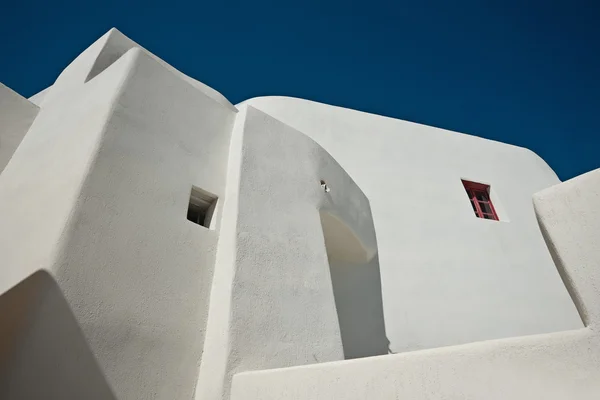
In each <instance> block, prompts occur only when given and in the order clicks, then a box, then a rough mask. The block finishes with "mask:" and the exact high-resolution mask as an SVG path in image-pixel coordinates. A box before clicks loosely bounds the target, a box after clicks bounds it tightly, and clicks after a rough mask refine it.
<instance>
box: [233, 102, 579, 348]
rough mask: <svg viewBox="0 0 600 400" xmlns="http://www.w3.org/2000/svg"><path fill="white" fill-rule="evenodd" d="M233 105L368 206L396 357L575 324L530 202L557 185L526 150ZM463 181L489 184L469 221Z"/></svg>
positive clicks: (349, 116) (366, 117)
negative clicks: (489, 210)
mask: <svg viewBox="0 0 600 400" xmlns="http://www.w3.org/2000/svg"><path fill="white" fill-rule="evenodd" d="M243 104H248V105H252V106H253V107H255V108H257V109H260V110H262V111H264V112H265V113H267V114H269V115H271V116H272V117H274V118H277V119H278V120H280V121H282V122H283V123H285V124H287V125H289V126H291V127H293V128H295V129H297V130H299V131H300V132H302V133H304V134H306V135H307V136H309V137H311V138H312V139H313V140H315V141H316V142H317V143H319V145H321V146H322V147H323V148H324V149H325V150H326V151H327V152H328V153H329V154H331V156H332V157H333V158H334V159H335V160H336V161H337V162H339V164H340V166H341V167H342V168H343V169H344V170H345V171H346V172H347V173H348V175H349V176H351V177H352V179H354V181H355V182H356V184H357V185H358V186H359V187H360V188H361V189H362V191H363V192H364V193H365V195H366V196H367V198H368V199H369V202H370V206H371V210H372V213H373V220H374V224H375V229H376V232H377V243H378V248H379V264H380V270H381V281H382V292H383V293H382V294H383V310H384V314H385V328H386V334H387V337H388V339H389V340H390V342H391V343H390V349H391V351H392V352H394V353H398V352H403V351H411V350H420V349H427V348H434V347H440V346H449V345H456V344H463V343H469V342H474V341H480V340H489V339H498V338H506V337H512V336H522V335H530V334H538V333H547V332H555V331H561V330H565V329H575V328H579V327H581V326H582V322H581V320H580V318H579V316H578V314H577V311H576V309H575V307H574V305H573V302H572V301H571V299H570V298H569V295H568V293H567V291H566V289H565V287H564V285H563V283H562V282H561V279H560V276H559V274H558V272H557V271H556V268H555V267H554V263H553V262H552V258H551V256H550V254H549V252H548V249H547V248H546V245H545V244H544V240H543V238H542V235H541V234H540V230H539V228H538V224H537V221H536V217H535V213H534V210H533V206H532V204H531V196H532V195H533V193H535V192H537V191H539V190H541V189H544V188H546V187H548V186H551V185H553V184H556V183H558V182H559V180H558V178H557V177H556V175H555V174H554V172H553V171H552V170H551V169H550V168H549V167H548V166H547V165H546V163H544V161H543V160H541V159H540V158H539V157H538V156H537V155H535V154H534V153H532V152H531V151H529V150H526V149H523V148H519V147H515V146H511V145H506V144H503V143H498V142H494V141H490V140H485V139H481V138H478V137H474V136H469V135H464V134H459V133H456V132H450V131H445V130H442V129H438V128H433V127H429V126H425V125H419V124H415V123H411V122H406V121H401V120H396V119H392V118H386V117H381V116H377V115H373V114H367V113H363V112H359V111H354V110H348V109H344V108H340V107H333V106H328V105H324V104H319V103H315V102H311V101H307V100H300V99H294V98H286V97H263V98H256V99H251V100H248V101H246V102H244V103H243ZM461 179H467V180H471V181H475V182H481V183H486V184H490V185H491V188H492V193H491V194H492V200H493V201H494V205H495V206H496V208H497V210H498V212H499V214H500V219H501V220H502V221H501V222H497V221H489V220H483V219H479V218H476V217H475V215H474V213H473V210H472V208H471V205H470V202H469V201H468V199H467V195H466V194H465V190H464V188H463V185H462V183H461Z"/></svg>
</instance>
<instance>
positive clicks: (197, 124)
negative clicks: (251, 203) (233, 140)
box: [0, 31, 235, 399]
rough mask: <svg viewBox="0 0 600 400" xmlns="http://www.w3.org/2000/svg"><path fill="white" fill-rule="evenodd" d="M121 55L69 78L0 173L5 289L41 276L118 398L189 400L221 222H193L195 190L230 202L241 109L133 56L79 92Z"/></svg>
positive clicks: (95, 49) (118, 42) (74, 70)
mask: <svg viewBox="0 0 600 400" xmlns="http://www.w3.org/2000/svg"><path fill="white" fill-rule="evenodd" d="M124 44H128V39H126V38H124V37H123V36H122V35H121V34H120V33H118V32H117V31H111V32H109V33H108V34H107V35H105V37H103V38H101V39H100V40H99V41H98V42H96V43H95V44H94V45H92V46H91V47H90V48H88V49H87V50H86V51H85V52H84V53H82V55H81V56H80V57H79V58H77V59H76V60H75V61H73V62H72V63H71V64H70V65H69V67H67V69H66V70H65V71H64V72H63V74H61V76H60V77H59V78H58V79H57V81H56V83H55V84H54V85H53V86H52V88H51V89H50V90H49V92H48V93H47V96H46V98H45V99H44V102H43V107H42V109H41V110H42V111H41V113H40V114H38V117H39V118H36V123H34V124H33V125H32V127H31V129H30V130H29V133H28V134H27V135H26V138H25V139H24V141H23V142H22V144H21V146H19V149H18V151H17V152H16V153H15V155H14V156H13V161H11V164H14V167H11V168H8V169H7V170H5V172H4V173H3V174H2V175H0V219H1V220H2V221H3V225H2V228H3V229H0V253H1V254H2V256H3V262H5V264H3V270H2V279H1V280H0V286H1V287H0V292H3V291H4V290H6V289H8V288H9V287H10V286H11V285H13V284H14V283H16V282H19V281H20V280H22V279H23V278H24V277H25V276H27V275H28V274H30V273H32V272H33V271H35V270H38V269H40V268H41V269H45V270H47V271H48V272H50V273H51V274H52V276H53V277H54V278H55V279H56V280H57V282H58V284H59V286H60V288H61V290H62V291H63V292H64V294H65V297H66V299H67V300H68V302H69V304H70V305H71V307H72V308H73V310H74V313H75V315H76V317H77V319H78V321H79V323H80V325H81V327H82V329H83V331H84V334H85V336H86V339H87V340H88V342H89V344H90V347H91V348H92V350H93V352H94V354H95V356H96V358H97V359H98V362H99V364H100V366H101V368H102V369H103V370H104V372H105V374H106V376H107V379H108V381H109V383H110V385H111V386H112V387H113V388H114V390H115V394H116V396H117V397H118V398H119V399H135V398H164V399H172V398H190V397H192V396H193V392H194V388H195V384H196V381H197V374H198V365H199V362H200V358H201V354H202V346H203V339H204V327H205V324H206V320H207V318H208V316H207V314H208V297H209V294H210V284H211V280H212V274H213V267H214V255H215V251H216V246H217V240H218V224H216V226H215V229H214V230H209V229H206V228H204V227H201V226H198V225H196V224H193V223H191V222H189V221H187V219H186V212H187V207H188V201H189V196H190V191H191V188H192V186H197V187H199V188H202V189H204V190H207V191H209V192H211V193H214V194H215V195H217V196H218V197H222V196H223V193H224V189H225V171H226V167H227V154H228V150H229V133H230V130H231V126H232V124H233V120H234V117H235V110H232V106H227V105H224V104H222V102H221V101H216V100H215V98H214V93H212V92H208V94H207V93H206V92H204V91H203V90H200V89H199V88H198V87H197V86H194V85H192V82H191V81H190V80H189V79H182V76H181V74H180V73H174V72H173V70H172V69H169V68H165V67H164V65H163V64H162V62H159V61H158V60H157V59H156V58H155V57H153V56H149V55H148V54H147V53H146V52H145V51H143V50H142V49H140V48H137V47H131V48H129V49H128V50H126V51H125V53H124V54H122V55H120V56H119V57H118V58H116V59H115V60H114V61H113V62H104V63H103V64H102V65H103V66H104V67H105V68H104V69H100V70H98V69H97V70H95V75H94V77H93V78H92V79H89V80H88V81H87V82H86V81H85V79H86V77H87V76H88V74H89V72H90V68H92V66H94V65H96V61H97V58H99V57H101V56H102V54H103V53H106V52H108V53H109V54H115V52H117V53H118V52H119V51H122V50H123V45H124ZM113 46H114V47H115V48H116V50H115V48H113ZM211 90H212V89H211ZM215 93H216V92H215ZM40 204H42V205H43V206H40ZM219 216H220V206H219V203H218V204H217V211H216V213H215V216H214V218H215V220H218V219H219ZM7 226H13V227H14V228H13V229H5V227H7Z"/></svg>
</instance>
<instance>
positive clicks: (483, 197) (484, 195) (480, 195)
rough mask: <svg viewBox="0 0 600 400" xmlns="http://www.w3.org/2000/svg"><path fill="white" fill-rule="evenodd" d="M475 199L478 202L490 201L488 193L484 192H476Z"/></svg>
mask: <svg viewBox="0 0 600 400" xmlns="http://www.w3.org/2000/svg"><path fill="white" fill-rule="evenodd" d="M475 197H477V200H483V201H487V200H488V195H487V193H486V192H482V191H477V192H475Z"/></svg>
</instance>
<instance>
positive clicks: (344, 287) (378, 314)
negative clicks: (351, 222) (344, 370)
mask: <svg viewBox="0 0 600 400" xmlns="http://www.w3.org/2000/svg"><path fill="white" fill-rule="evenodd" d="M320 215H321V226H322V228H323V236H324V238H325V247H326V250H327V258H328V259H329V270H330V273H331V282H332V285H333V294H334V298H335V306H336V310H337V315H338V321H339V324H340V332H341V336H342V346H343V348H344V358H345V359H352V358H361V357H370V356H379V355H383V354H388V353H389V344H390V342H389V340H388V338H387V336H386V334H385V323H384V317H383V301H382V296H381V277H380V273H379V257H378V255H377V254H375V255H374V256H371V257H369V252H368V251H367V249H366V248H365V247H364V246H363V244H362V242H361V241H360V239H359V238H358V237H357V236H356V235H355V233H354V232H353V231H352V229H350V228H349V227H348V226H347V225H346V224H345V223H344V222H343V221H342V220H340V219H339V218H337V217H336V216H334V215H332V214H330V213H328V212H326V211H321V213H320Z"/></svg>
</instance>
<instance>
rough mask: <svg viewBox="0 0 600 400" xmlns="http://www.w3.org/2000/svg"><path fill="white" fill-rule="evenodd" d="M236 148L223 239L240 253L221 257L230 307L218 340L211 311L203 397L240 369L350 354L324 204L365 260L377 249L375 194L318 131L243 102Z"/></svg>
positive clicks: (226, 383)
mask: <svg viewBox="0 0 600 400" xmlns="http://www.w3.org/2000/svg"><path fill="white" fill-rule="evenodd" d="M239 119H243V120H242V121H239ZM237 143H239V145H238V144H237ZM232 151H236V152H237V151H239V152H240V153H239V158H238V157H237V155H236V154H235V153H232V154H231V155H230V163H231V162H232V161H233V160H234V159H233V158H232V157H235V160H237V161H235V162H236V163H239V165H238V168H239V175H238V179H239V180H238V183H237V190H236V193H235V194H234V195H235V198H236V200H237V205H236V209H235V210H233V212H236V213H237V216H236V221H235V230H233V229H232V230H231V231H230V232H229V234H233V235H235V236H234V237H229V236H225V235H226V234H227V233H226V232H225V231H224V230H223V231H222V236H221V240H222V241H223V240H228V241H231V243H232V248H231V249H230V251H233V252H235V253H234V254H235V258H234V259H229V263H227V264H225V265H223V264H221V263H220V260H221V259H220V258H219V257H217V265H218V266H219V268H221V267H224V268H225V267H226V265H229V267H227V268H232V271H231V273H230V274H229V279H232V281H231V286H230V287H228V289H227V290H229V291H230V295H229V299H230V300H229V301H230V305H229V307H230V311H229V312H230V315H229V320H228V321H227V322H225V321H217V322H214V323H215V324H218V325H215V326H213V327H212V329H215V330H216V329H218V330H219V332H220V335H215V336H214V338H212V339H211V340H208V337H212V335H211V334H210V330H211V324H212V323H213V321H212V315H211V320H209V327H208V329H209V333H208V334H207V341H206V342H205V356H204V357H203V360H202V365H201V370H200V379H199V382H198V386H197V390H196V398H197V399H204V398H221V396H224V397H225V398H227V393H228V388H229V382H230V379H231V376H232V375H233V373H235V372H236V371H245V370H256V369H265V368H276V367H282V366H291V365H302V364H311V363H317V362H324V361H332V360H341V359H343V358H344V349H343V345H342V337H341V336H340V326H339V323H338V317H337V314H336V304H335V301H336V300H335V299H334V290H333V288H332V283H331V273H330V268H329V264H328V257H327V250H326V247H325V240H324V237H323V233H322V230H323V228H322V222H321V217H320V211H321V212H326V213H330V214H332V215H335V216H336V218H338V219H339V220H340V221H342V222H340V223H342V224H343V225H345V226H347V227H348V230H349V231H351V232H353V234H354V235H355V236H356V238H357V239H356V241H355V242H354V243H352V245H359V246H361V247H363V248H364V251H363V253H364V254H365V258H366V259H365V262H368V261H370V260H371V259H372V258H374V257H375V254H376V251H377V243H376V239H375V232H374V228H373V224H372V218H371V213H370V209H369V203H368V200H367V198H366V197H365V196H364V194H362V192H361V191H360V189H359V188H358V187H357V186H356V184H355V183H354V182H353V181H352V179H350V177H349V176H348V175H347V174H346V173H345V172H344V171H343V170H342V169H341V168H340V166H339V165H338V164H337V163H336V162H335V160H333V159H332V158H331V156H330V155H329V154H327V153H326V152H325V151H324V150H323V149H322V148H321V147H320V146H319V145H317V144H316V143H315V142H314V141H312V140H311V139H309V138H308V137H306V136H305V135H303V134H302V133H300V132H297V131H295V130H294V129H292V128H290V127H288V126H286V125H284V124H282V123H281V122H279V121H277V120H275V119H274V118H272V117H270V116H268V115H266V114H264V113H263V112H261V111H258V110H256V109H254V108H252V107H248V108H247V109H246V107H242V110H241V112H240V113H239V114H238V121H236V129H234V137H233V139H232ZM321 180H325V181H326V182H327V183H328V185H329V186H330V189H331V190H330V191H329V192H325V191H324V190H323V188H322V187H321V183H320V181H321ZM228 184H229V183H228ZM229 200H231V197H228V201H229ZM225 207H227V205H226V206H225ZM228 210H229V209H228ZM224 223H225V222H224ZM224 228H225V226H224ZM220 245H225V244H220ZM349 245H350V244H349ZM355 250H356V249H355V248H352V247H350V248H349V249H348V252H352V251H355ZM216 280H217V276H215V281H216ZM216 283H217V282H216ZM214 290H216V287H215V286H213V291H214ZM357 293H360V288H357ZM379 296H380V294H379ZM211 301H212V300H211ZM219 304H222V303H219ZM211 307H212V305H211ZM211 312H212V311H211ZM363 322H364V321H363ZM217 326H218V327H217ZM225 349H226V350H225ZM219 352H220V355H219V354H215V353H219ZM223 357H225V359H226V363H225V364H224V363H223V361H222V359H223ZM221 388H223V389H221ZM221 390H223V392H222V393H221Z"/></svg>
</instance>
